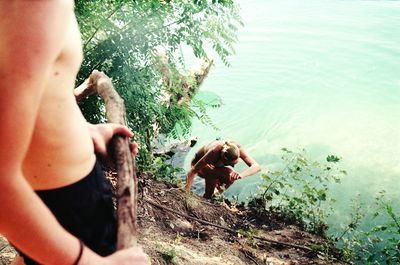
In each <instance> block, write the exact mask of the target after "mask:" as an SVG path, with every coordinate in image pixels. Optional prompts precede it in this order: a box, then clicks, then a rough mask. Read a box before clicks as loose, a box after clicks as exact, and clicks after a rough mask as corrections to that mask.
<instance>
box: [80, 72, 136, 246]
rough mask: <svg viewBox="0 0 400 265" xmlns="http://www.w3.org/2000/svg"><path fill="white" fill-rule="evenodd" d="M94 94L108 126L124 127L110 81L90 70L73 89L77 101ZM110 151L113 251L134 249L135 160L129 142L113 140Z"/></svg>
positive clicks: (122, 110) (120, 101) (121, 107)
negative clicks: (114, 206) (114, 223)
mask: <svg viewBox="0 0 400 265" xmlns="http://www.w3.org/2000/svg"><path fill="white" fill-rule="evenodd" d="M94 93H97V94H98V95H99V96H101V97H102V98H103V100H104V103H105V107H106V116H107V120H108V122H111V123H118V124H122V125H127V121H126V111H125V105H124V101H123V99H122V98H121V97H120V96H119V95H118V93H117V91H116V90H115V88H114V86H113V84H112V82H111V79H110V78H109V77H108V76H106V75H105V74H104V73H102V72H99V71H97V70H94V71H93V72H92V74H91V75H90V77H89V78H88V79H87V80H85V82H84V83H83V84H82V85H80V86H79V87H78V88H76V89H75V91H74V94H75V96H76V98H77V99H79V98H83V97H86V96H87V95H91V94H94ZM111 149H112V150H113V151H114V160H115V165H116V170H117V174H118V181H117V205H118V206H117V207H118V234H117V238H118V242H117V248H118V249H124V248H128V247H132V246H135V245H136V239H137V220H136V217H137V177H136V165H135V160H134V159H133V157H132V153H131V150H130V144H129V139H127V138H126V137H123V136H120V135H116V136H114V138H113V140H112V143H111Z"/></svg>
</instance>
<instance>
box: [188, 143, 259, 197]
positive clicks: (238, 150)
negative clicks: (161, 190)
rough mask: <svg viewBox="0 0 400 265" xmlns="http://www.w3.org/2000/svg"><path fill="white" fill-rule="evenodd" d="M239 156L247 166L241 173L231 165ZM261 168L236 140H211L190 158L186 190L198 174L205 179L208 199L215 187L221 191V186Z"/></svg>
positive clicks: (226, 186)
mask: <svg viewBox="0 0 400 265" xmlns="http://www.w3.org/2000/svg"><path fill="white" fill-rule="evenodd" d="M239 158H241V159H242V160H243V161H244V162H245V163H246V164H247V166H249V168H247V169H246V170H244V171H243V172H241V173H238V172H236V171H235V170H233V167H234V166H235V165H236V164H237V163H238V161H239ZM260 170H261V168H260V165H259V164H258V163H257V162H256V161H255V160H254V159H253V158H252V157H251V156H250V155H248V154H247V152H246V151H245V150H244V149H243V148H242V147H241V146H240V145H239V144H238V143H236V142H233V141H221V140H220V141H213V142H211V143H209V144H208V145H205V146H203V147H202V148H200V150H199V151H197V153H196V155H195V157H194V158H193V160H192V168H191V170H190V171H189V172H188V174H187V178H186V187H185V189H186V191H187V192H189V191H190V189H191V187H192V184H193V180H194V177H195V176H196V174H197V175H199V176H200V177H202V178H204V179H205V186H206V187H205V193H204V195H203V197H204V198H207V199H210V198H211V197H212V195H213V194H214V191H215V188H217V190H218V191H220V192H221V191H222V188H221V186H222V185H225V189H227V188H228V187H229V186H230V185H232V184H233V182H235V181H236V180H238V179H242V178H245V177H248V176H251V175H254V174H256V173H257V172H259V171H260Z"/></svg>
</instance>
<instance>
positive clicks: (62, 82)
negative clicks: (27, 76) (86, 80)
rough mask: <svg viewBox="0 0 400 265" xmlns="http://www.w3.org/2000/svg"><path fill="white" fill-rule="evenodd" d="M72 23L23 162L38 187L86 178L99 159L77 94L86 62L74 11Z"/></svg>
mask: <svg viewBox="0 0 400 265" xmlns="http://www.w3.org/2000/svg"><path fill="white" fill-rule="evenodd" d="M70 24H71V25H70V27H69V31H68V32H65V34H67V35H68V37H67V41H66V44H65V46H64V48H63V50H62V52H61V53H60V55H59V57H58V59H57V60H56V62H55V63H54V66H53V69H52V74H51V76H50V78H49V80H48V82H47V84H46V87H45V91H44V93H43V97H42V99H41V103H40V107H39V112H38V116H37V120H36V123H35V128H34V132H33V136H32V139H31V143H30V145H29V149H28V152H27V154H26V156H25V159H24V163H23V173H24V176H25V177H26V179H27V180H28V182H29V183H30V184H31V186H32V187H33V189H35V190H43V189H52V188H58V187H62V186H66V185H68V184H72V183H74V182H76V181H78V180H80V179H82V178H83V177H85V176H86V175H87V174H88V173H89V172H90V171H91V169H92V168H93V165H94V162H95V155H94V148H93V143H92V139H91V137H90V134H89V130H88V127H87V125H86V120H85V119H84V117H83V116H82V113H81V112H80V110H79V108H78V106H77V104H76V101H75V98H74V95H73V88H74V81H75V77H76V74H77V72H78V70H79V67H80V64H81V62H82V44H81V39H80V33H79V29H78V25H77V22H76V19H75V17H74V15H73V12H71V20H70ZM38 74H40V73H38Z"/></svg>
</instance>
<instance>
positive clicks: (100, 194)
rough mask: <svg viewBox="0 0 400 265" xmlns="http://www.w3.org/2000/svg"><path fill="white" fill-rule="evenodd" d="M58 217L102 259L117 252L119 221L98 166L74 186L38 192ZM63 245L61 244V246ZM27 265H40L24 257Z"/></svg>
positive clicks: (67, 228) (97, 163)
mask: <svg viewBox="0 0 400 265" xmlns="http://www.w3.org/2000/svg"><path fill="white" fill-rule="evenodd" d="M36 193H37V195H38V196H39V197H40V198H41V199H42V201H43V202H44V203H45V204H46V205H47V207H48V208H49V209H50V210H51V212H52V213H53V214H54V215H55V217H56V218H57V220H58V222H59V223H60V224H61V225H62V226H63V227H64V228H65V229H66V230H67V231H69V232H70V233H71V234H73V235H75V236H76V237H78V238H80V239H81V240H82V241H83V242H84V244H85V245H86V246H87V247H89V248H90V249H92V250H93V251H94V252H96V253H98V254H99V255H101V256H107V255H109V254H111V253H113V252H115V250H116V242H117V219H116V212H115V208H114V205H113V201H112V190H111V185H110V184H109V182H108V180H107V179H106V178H105V176H104V173H103V170H102V168H101V165H100V163H99V162H96V164H95V166H94V168H93V170H92V172H90V174H89V175H88V176H86V177H85V178H83V179H81V180H80V181H78V182H76V183H73V184H71V185H68V186H65V187H62V188H58V189H52V190H42V191H36ZM60 244H62V242H60ZM21 255H22V256H23V257H24V259H25V263H26V265H31V264H38V263H36V262H34V261H33V260H31V259H30V258H28V257H26V256H25V255H24V254H21Z"/></svg>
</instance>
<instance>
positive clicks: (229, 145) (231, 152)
mask: <svg viewBox="0 0 400 265" xmlns="http://www.w3.org/2000/svg"><path fill="white" fill-rule="evenodd" d="M221 156H222V157H223V158H225V159H226V160H228V161H235V160H236V159H238V158H239V156H240V151H239V147H238V146H237V145H236V144H235V143H233V142H229V141H226V142H225V143H224V145H223V146H222V150H221Z"/></svg>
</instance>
